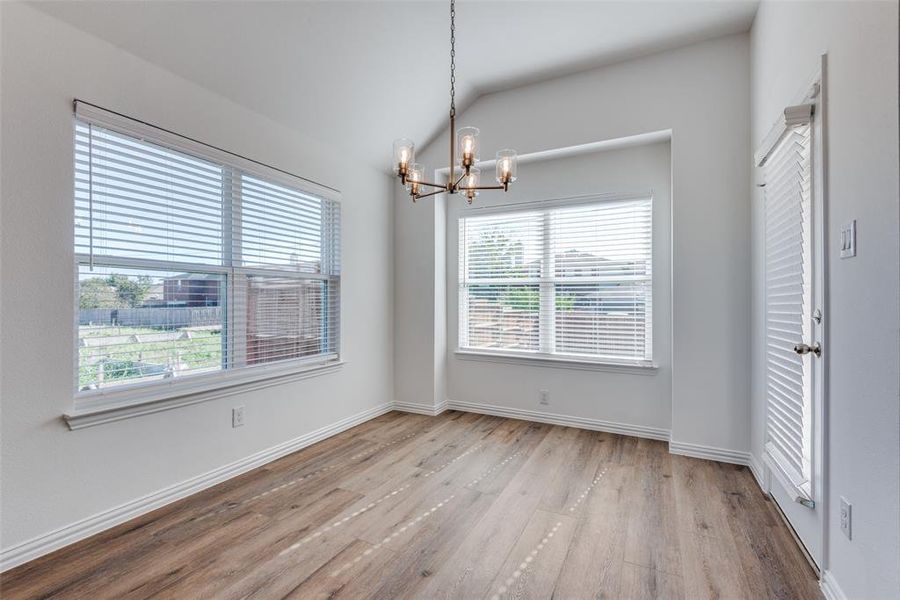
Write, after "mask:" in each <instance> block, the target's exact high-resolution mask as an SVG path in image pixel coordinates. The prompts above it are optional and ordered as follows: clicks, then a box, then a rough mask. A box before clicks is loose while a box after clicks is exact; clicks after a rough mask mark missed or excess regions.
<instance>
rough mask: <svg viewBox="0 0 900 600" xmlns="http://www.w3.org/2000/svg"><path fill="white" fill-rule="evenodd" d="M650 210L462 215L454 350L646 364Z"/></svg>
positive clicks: (621, 204) (619, 205)
mask: <svg viewBox="0 0 900 600" xmlns="http://www.w3.org/2000/svg"><path fill="white" fill-rule="evenodd" d="M651 207H652V201H651V199H650V198H648V197H641V198H619V199H604V200H600V201H598V200H597V199H594V200H580V201H578V202H570V203H562V204H559V203H557V204H545V205H541V206H540V207H537V208H535V207H531V208H527V209H522V208H518V209H516V208H513V209H496V208H495V209H489V208H486V209H473V210H470V211H468V213H467V214H465V215H464V216H462V217H460V219H459V253H460V255H459V347H460V349H461V350H463V351H472V352H482V353H497V354H517V355H523V356H537V357H541V356H545V357H548V358H554V357H556V358H572V359H575V360H585V361H594V362H611V363H622V364H634V365H640V366H644V365H650V364H652V361H653V352H652V318H651V317H652V313H653V311H652V298H653V289H652V288H653V286H652V279H653V273H652V210H651ZM482 213H483V214H482ZM470 215H472V216H470Z"/></svg>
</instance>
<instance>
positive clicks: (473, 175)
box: [462, 167, 481, 200]
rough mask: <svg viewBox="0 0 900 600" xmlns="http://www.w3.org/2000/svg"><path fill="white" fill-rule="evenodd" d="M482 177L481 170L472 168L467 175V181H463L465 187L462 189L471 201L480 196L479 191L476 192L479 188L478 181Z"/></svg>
mask: <svg viewBox="0 0 900 600" xmlns="http://www.w3.org/2000/svg"><path fill="white" fill-rule="evenodd" d="M480 175H481V169H479V168H477V167H472V168H471V169H470V170H469V174H468V175H466V177H465V179H463V182H464V183H465V185H464V186H463V188H462V189H463V190H465V192H466V196H467V197H468V198H469V200H471V199H472V198H474V197H475V196H477V195H478V190H476V189H475V188H477V187H478V179H479V176H480Z"/></svg>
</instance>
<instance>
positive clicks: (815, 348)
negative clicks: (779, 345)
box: [794, 342, 822, 356]
mask: <svg viewBox="0 0 900 600" xmlns="http://www.w3.org/2000/svg"><path fill="white" fill-rule="evenodd" d="M794 352H796V353H797V354H799V355H801V356H802V355H804V354H809V353H810V352H812V353H813V354H815V355H816V356H822V346H820V345H819V342H816V343H815V344H813V345H812V346H808V345H806V344H797V345H796V346H794Z"/></svg>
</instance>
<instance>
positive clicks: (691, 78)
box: [395, 34, 750, 453]
mask: <svg viewBox="0 0 900 600" xmlns="http://www.w3.org/2000/svg"><path fill="white" fill-rule="evenodd" d="M749 97H750V86H749V38H748V36H747V35H746V34H740V35H734V36H728V37H724V38H719V39H716V40H711V41H708V42H703V43H699V44H695V45H691V46H687V47H684V48H681V49H678V50H673V51H669V52H665V53H660V54H656V55H652V56H648V57H644V58H640V59H636V60H630V61H627V62H623V63H619V64H615V65H611V66H608V67H604V68H600V69H596V70H593V71H588V72H585V73H581V74H577V75H572V76H567V77H562V78H559V79H555V80H551V81H547V82H544V83H539V84H534V85H528V86H525V87H521V88H516V89H513V90H509V91H504V92H498V93H495V94H490V95H487V96H483V97H481V98H480V99H479V100H477V101H476V102H475V103H474V104H473V105H472V106H471V107H470V108H469V109H467V110H466V111H465V112H464V113H462V114H461V115H460V116H459V117H458V118H457V123H459V125H460V126H463V125H469V124H473V125H477V126H479V127H480V128H481V137H482V156H484V157H490V156H493V154H494V152H495V151H496V150H497V149H499V148H503V147H511V148H516V149H517V150H518V151H519V152H520V153H523V154H525V153H531V152H537V151H542V150H550V149H556V148H566V147H569V146H575V145H579V144H585V143H591V142H596V141H601V140H610V139H616V138H624V137H628V136H632V135H636V134H641V133H646V132H651V131H662V130H669V129H671V130H672V142H671V151H672V203H673V213H672V220H673V229H674V237H673V246H674V247H673V261H674V277H673V280H674V284H675V285H674V290H673V294H674V295H673V304H674V313H673V320H672V322H673V324H674V327H673V339H674V349H673V354H672V417H671V427H672V437H673V439H674V440H676V441H678V442H683V443H693V444H700V445H704V446H712V447H717V448H724V449H728V450H731V451H735V452H737V453H743V452H746V451H747V450H748V449H749V432H748V427H747V421H748V419H749V393H748V390H749V368H748V366H749V349H748V345H747V343H746V340H747V339H748V337H749V333H750V332H749V319H748V315H749V310H750V303H749V296H750V277H749V266H750V243H749V227H748V223H749V220H750V211H749V197H750V193H749V190H748V186H747V181H748V180H749V177H750V156H749V152H748V147H749ZM446 145H447V142H446V139H445V138H440V139H439V140H438V141H437V142H436V143H434V144H432V145H431V147H429V148H428V149H426V151H425V152H422V153H420V155H419V161H420V162H423V163H425V165H426V166H427V167H429V168H435V167H441V166H443V164H444V162H445V161H446V152H447V150H446ZM452 201H453V202H457V201H459V200H458V199H456V198H454V199H453V200H452ZM441 208H442V207H438V209H439V210H440V209H441ZM434 211H435V207H433V206H431V204H430V202H420V203H418V204H416V205H412V204H411V203H410V202H408V201H403V200H402V196H401V195H399V194H398V197H397V206H396V209H395V216H396V221H395V228H396V235H397V237H398V240H400V239H403V240H408V242H406V243H408V244H409V248H410V252H409V253H405V252H398V255H397V257H396V262H395V271H396V273H397V279H396V288H395V295H396V297H397V298H398V303H399V302H413V301H414V300H413V299H414V298H415V297H416V296H417V295H423V296H424V294H425V290H431V289H433V287H434V278H435V272H436V270H435V263H437V264H438V265H440V264H441V262H442V261H444V260H445V253H446V249H445V248H440V247H436V246H435V239H436V238H435V233H434ZM416 252H419V253H421V254H419V255H416ZM432 253H434V256H433V257H432V258H433V259H434V260H433V261H430V260H428V259H427V258H426V257H425V256H424V254H432ZM423 301H427V300H423ZM420 317H423V318H420ZM434 326H435V320H434V318H433V317H432V316H431V314H427V315H426V314H419V313H418V312H416V313H415V314H410V315H408V317H407V315H406V314H404V318H403V319H402V320H401V319H397V322H396V327H397V329H396V335H395V337H396V344H397V350H396V357H397V365H396V367H397V386H398V399H404V398H417V399H422V401H428V402H431V400H430V399H427V397H426V395H425V394H420V393H419V392H417V391H416V390H414V389H413V388H414V387H418V388H424V383H419V384H417V385H416V386H414V385H413V382H418V381H419V380H420V379H423V380H424V379H425V377H424V375H423V371H422V369H421V368H420V366H419V364H420V363H422V364H425V363H427V364H431V363H432V362H433V358H434V353H435V350H434V349H433V343H432V342H433V339H434V336H433V330H434ZM429 350H430V351H431V354H428V355H427V356H424V357H423V356H422V355H421V354H420V353H421V352H428V351H429ZM429 389H430V388H429ZM401 390H402V391H404V392H406V393H409V394H410V395H408V396H407V395H404V396H401V394H400V392H401ZM417 394H419V395H417ZM622 402H623V403H625V402H628V400H627V399H622ZM619 414H620V415H621V416H622V418H625V417H626V416H627V414H626V413H625V412H624V411H623V412H621V413H619Z"/></svg>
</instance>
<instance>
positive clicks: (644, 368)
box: [453, 350, 659, 375]
mask: <svg viewBox="0 0 900 600" xmlns="http://www.w3.org/2000/svg"><path fill="white" fill-rule="evenodd" d="M453 355H454V356H455V357H456V358H458V359H460V360H474V361H483V362H494V363H506V364H512V365H524V366H528V367H551V368H555V369H575V370H579V371H609V372H612V373H628V374H630V375H656V372H657V371H658V370H659V367H658V366H657V365H656V364H653V363H646V364H640V363H627V362H622V363H615V362H603V361H598V360H590V359H582V358H570V357H566V356H561V355H556V354H535V353H528V354H525V353H522V354H515V353H513V352H491V351H488V350H457V351H456V352H454V353H453Z"/></svg>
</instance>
